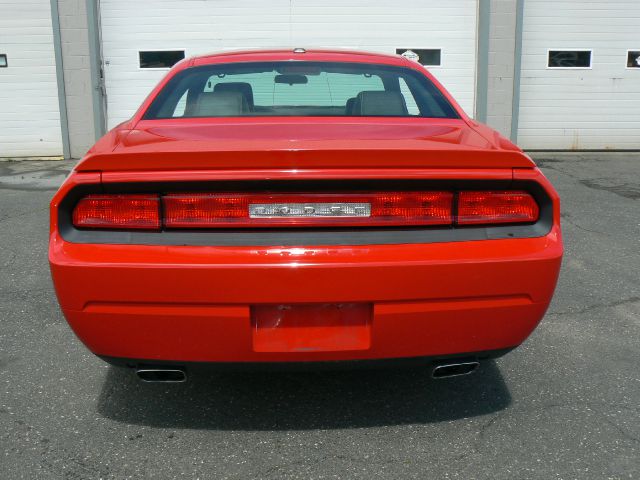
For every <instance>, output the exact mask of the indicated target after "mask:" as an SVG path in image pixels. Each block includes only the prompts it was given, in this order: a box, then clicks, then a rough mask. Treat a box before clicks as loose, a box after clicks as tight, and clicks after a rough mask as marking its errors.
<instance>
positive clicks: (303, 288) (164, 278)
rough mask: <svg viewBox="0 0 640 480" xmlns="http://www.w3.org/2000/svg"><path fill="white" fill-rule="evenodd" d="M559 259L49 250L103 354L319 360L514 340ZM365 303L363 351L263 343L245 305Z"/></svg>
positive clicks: (489, 249)
mask: <svg viewBox="0 0 640 480" xmlns="http://www.w3.org/2000/svg"><path fill="white" fill-rule="evenodd" d="M561 257H562V240H561V236H560V230H559V227H558V226H554V227H553V228H552V229H551V231H550V232H549V233H548V234H547V235H545V236H543V237H537V238H521V239H504V240H482V241H467V242H455V243H431V244H406V245H358V246H326V247H300V248H296V247H286V248H274V247H246V246H243V247H209V246H162V245H114V244H103V245H97V244H78V243H69V242H67V241H65V240H64V239H63V238H62V237H61V236H60V235H59V233H57V231H56V230H53V231H52V234H51V239H50V251H49V258H50V263H51V271H52V276H53V280H54V284H55V287H56V292H57V295H58V299H59V301H60V305H61V307H62V310H63V312H64V314H65V317H66V318H67V320H68V322H69V324H70V325H71V327H72V328H73V330H74V331H75V333H76V334H77V335H78V337H79V338H80V339H81V340H82V341H83V342H84V343H85V344H86V345H87V347H88V348H89V349H90V350H91V351H93V352H94V353H96V354H97V355H100V356H103V357H115V358H133V359H145V360H150V361H160V362H162V361H164V362H225V363H226V362H235V363H244V362H321V361H329V362H330V361H337V360H371V359H391V358H407V357H437V356H444V355H452V354H459V353H465V352H481V351H493V350H502V349H507V348H512V347H514V346H517V345H519V344H520V343H522V342H523V341H524V340H525V339H526V338H527V336H528V335H529V334H530V333H531V332H532V331H533V329H534V328H535V327H536V325H537V324H538V323H539V322H540V320H541V319H542V317H543V315H544V313H545V311H546V309H547V307H548V305H549V302H550V300H551V297H552V295H553V291H554V288H555V285H556V281H557V277H558V272H559V269H560V262H561ZM314 303H319V304H324V303H368V304H371V306H372V315H371V319H370V321H369V324H368V328H369V339H368V343H367V345H366V346H365V347H362V348H359V349H357V350H348V349H347V350H336V351H327V350H323V351H268V352H266V351H257V350H256V348H255V331H254V330H255V328H254V327H255V326H254V325H252V319H251V306H255V305H264V304H314Z"/></svg>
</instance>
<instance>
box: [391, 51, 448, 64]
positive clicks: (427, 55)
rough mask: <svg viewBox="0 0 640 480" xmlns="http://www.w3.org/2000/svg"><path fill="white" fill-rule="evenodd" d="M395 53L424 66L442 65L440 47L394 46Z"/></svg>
mask: <svg viewBox="0 0 640 480" xmlns="http://www.w3.org/2000/svg"><path fill="white" fill-rule="evenodd" d="M396 54H398V55H402V56H403V57H406V58H408V59H409V60H413V61H416V62H418V63H419V64H421V65H424V66H425V67H439V66H441V65H442V49H440V48H396Z"/></svg>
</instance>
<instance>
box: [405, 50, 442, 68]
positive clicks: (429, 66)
mask: <svg viewBox="0 0 640 480" xmlns="http://www.w3.org/2000/svg"><path fill="white" fill-rule="evenodd" d="M395 50H414V51H415V50H440V63H439V64H438V65H424V64H422V63H420V61H417V62H416V63H417V64H418V65H421V66H423V67H424V68H442V67H444V66H445V65H444V61H443V59H444V50H445V49H444V48H442V47H434V46H430V47H413V48H404V47H396V48H395ZM395 50H394V53H395ZM396 55H400V56H401V57H402V54H401V53H396Z"/></svg>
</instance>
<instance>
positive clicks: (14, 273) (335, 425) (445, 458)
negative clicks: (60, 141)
mask: <svg viewBox="0 0 640 480" xmlns="http://www.w3.org/2000/svg"><path fill="white" fill-rule="evenodd" d="M536 158H537V159H538V161H539V165H540V166H541V167H542V169H543V170H544V172H545V174H546V175H547V176H548V177H549V178H550V179H551V181H552V182H553V183H554V185H555V186H556V188H557V189H558V191H559V192H560V195H561V197H562V210H563V214H562V221H563V230H564V236H565V242H566V255H565V260H564V264H563V268H562V273H561V276H560V281H559V285H558V289H557V292H556V296H555V298H554V301H553V303H552V305H551V307H550V309H549V312H548V313H547V315H546V317H545V319H544V320H543V322H542V324H541V325H540V327H539V328H538V329H537V330H536V331H535V332H534V334H533V335H532V336H531V337H530V338H529V340H528V341H527V342H526V343H525V344H524V345H523V346H521V347H520V348H519V349H517V350H515V351H513V352H511V353H510V354H508V355H507V356H505V357H503V358H501V359H499V360H497V361H494V362H489V363H485V364H483V365H482V366H481V368H480V370H479V371H478V372H477V373H476V374H474V375H471V376H468V377H461V378H455V379H448V380H440V381H433V380H430V379H428V377H427V372H426V371H425V370H422V369H410V370H371V371H342V372H297V373H273V372H271V373H269V372H242V373H215V374H211V373H210V374H199V375H196V376H195V377H194V378H192V379H191V381H189V382H188V383H186V384H172V385H159V384H143V383H140V382H138V381H137V380H136V379H135V378H134V375H133V373H131V372H128V371H124V370H120V369H115V368H112V367H109V366H107V365H106V364H104V363H103V362H102V361H101V360H99V359H98V358H96V357H94V356H93V355H92V354H90V353H89V352H88V351H87V350H86V349H85V348H84V347H83V345H81V344H80V342H79V341H78V340H77V339H76V338H75V336H74V335H73V333H72V332H71V331H70V329H69V328H68V326H67V324H66V322H65V321H64V318H63V317H62V315H61V313H60V311H59V309H58V306H57V303H56V299H55V294H54V291H53V288H52V284H51V279H50V277H49V270H48V265H47V233H48V202H49V200H50V198H51V196H52V195H53V193H54V191H55V189H56V187H57V186H58V185H59V183H60V182H61V181H62V179H63V178H64V176H65V175H66V172H67V171H68V170H69V169H70V168H71V166H72V165H73V163H72V162H3V163H0V478H2V479H19V478H28V479H37V478H69V479H85V478H86V479H93V478H117V479H122V478H154V479H163V478H189V479H193V478H203V479H204V478H229V479H247V478H264V479H270V478H273V479H283V478H305V479H310V478H314V479H316V478H317V479H325V478H326V479H330V478H363V479H370V478H394V479H397V478H460V479H502V478H504V479H523V478H541V479H550V478H562V479H574V478H577V479H578V478H579V479H587V478H594V479H602V478H613V479H618V478H620V479H622V478H639V477H640V155H638V154H635V155H634V154H607V155H604V154H566V155H553V156H552V155H550V154H538V155H537V156H536Z"/></svg>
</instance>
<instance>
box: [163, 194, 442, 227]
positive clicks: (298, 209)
mask: <svg viewBox="0 0 640 480" xmlns="http://www.w3.org/2000/svg"><path fill="white" fill-rule="evenodd" d="M162 205H163V212H164V225H165V227H167V228H216V227H251V228H257V227H295V226H301V227H302V226H307V227H309V226H311V227H314V226H324V227H326V226H336V227H338V226H384V225H391V226H398V225H405V226H420V225H451V224H452V221H453V217H452V205H453V193H452V192H440V191H434V192H373V193H372V192H367V193H330V194H323V193H318V194H308V193H300V194H297V193H291V194H244V193H224V194H219V193H195V194H194V193H178V194H168V195H164V196H163V197H162Z"/></svg>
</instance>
